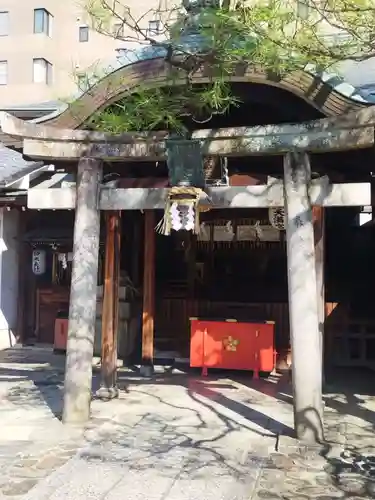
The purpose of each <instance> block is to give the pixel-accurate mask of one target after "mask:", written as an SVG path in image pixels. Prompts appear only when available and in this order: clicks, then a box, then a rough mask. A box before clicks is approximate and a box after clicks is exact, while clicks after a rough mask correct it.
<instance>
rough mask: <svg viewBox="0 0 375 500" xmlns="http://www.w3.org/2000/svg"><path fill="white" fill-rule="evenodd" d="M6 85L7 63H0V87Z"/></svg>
mask: <svg viewBox="0 0 375 500" xmlns="http://www.w3.org/2000/svg"><path fill="white" fill-rule="evenodd" d="M7 83H8V61H0V85H6V84H7Z"/></svg>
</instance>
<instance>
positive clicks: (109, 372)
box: [97, 212, 120, 400]
mask: <svg viewBox="0 0 375 500" xmlns="http://www.w3.org/2000/svg"><path fill="white" fill-rule="evenodd" d="M105 226H106V240H105V262H104V290H103V292H104V293H103V309H102V355H101V374H102V380H101V386H100V389H99V390H98V391H97V396H98V397H99V398H100V399H104V400H108V399H114V398H117V397H118V395H119V391H118V388H117V335H118V300H119V293H118V292H119V289H118V288H119V276H118V274H119V272H120V266H119V257H120V255H119V252H120V248H119V246H120V241H119V231H120V213H119V212H107V213H106V214H105Z"/></svg>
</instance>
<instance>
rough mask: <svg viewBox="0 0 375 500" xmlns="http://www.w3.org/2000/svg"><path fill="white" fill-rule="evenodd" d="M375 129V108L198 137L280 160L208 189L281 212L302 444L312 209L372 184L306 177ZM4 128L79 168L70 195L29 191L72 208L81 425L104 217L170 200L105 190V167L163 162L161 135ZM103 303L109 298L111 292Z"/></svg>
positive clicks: (310, 378) (311, 435)
mask: <svg viewBox="0 0 375 500" xmlns="http://www.w3.org/2000/svg"><path fill="white" fill-rule="evenodd" d="M374 122H375V107H369V108H365V109H363V110H361V111H359V112H355V113H352V114H348V115H346V116H343V117H338V118H336V119H332V118H327V119H322V120H317V121H313V122H308V123H301V124H285V125H272V126H271V125H270V126H266V127H252V128H235V129H220V130H204V131H202V130H201V131H198V132H196V133H195V134H194V137H195V138H198V139H200V140H201V143H202V149H203V152H204V153H205V154H215V155H225V156H231V155H232V156H248V155H254V154H255V155H260V154H262V155H265V154H276V153H277V154H283V155H284V179H283V181H279V180H277V179H272V181H271V182H270V183H269V184H267V185H263V186H262V185H261V186H247V187H227V186H225V187H211V188H208V189H207V193H208V195H209V196H210V198H211V200H212V203H213V205H214V206H215V207H247V208H251V207H278V206H285V209H286V236H287V259H288V286H289V311H290V331H291V332H290V333H291V345H292V351H293V390H294V415H295V430H296V434H297V436H298V437H299V438H301V439H304V440H307V441H310V442H315V441H321V440H322V439H323V407H322V333H323V332H322V330H323V324H324V283H323V259H322V256H321V254H320V256H319V257H317V254H316V246H315V244H314V227H313V207H314V206H315V207H332V206H362V205H370V204H371V189H370V184H369V183H348V184H331V183H330V182H329V179H327V178H320V179H317V180H313V179H311V168H310V161H309V153H311V152H315V151H319V152H329V151H335V150H345V149H354V148H359V147H370V146H373V144H374V128H373V127H374ZM0 123H1V127H2V130H3V133H5V134H8V135H9V136H13V137H18V138H22V140H23V151H24V154H25V155H27V156H30V157H33V158H35V159H43V160H48V161H49V162H50V161H51V160H53V159H69V160H70V161H72V160H74V161H77V162H78V175H77V183H76V187H75V188H65V189H64V188H62V189H48V190H42V189H41V190H38V189H33V190H30V191H29V193H28V207H29V208H35V209H36V208H37V209H67V208H69V209H72V208H75V209H76V217H75V227H74V249H73V275H72V283H71V294H70V310H69V338H68V348H67V365H66V378H65V400H64V421H65V422H67V423H82V422H84V421H86V420H87V419H88V418H89V408H90V400H91V377H92V373H91V370H92V356H93V342H94V335H95V313H96V280H97V272H98V249H99V230H100V227H99V226H100V210H109V211H111V213H114V212H113V211H118V210H129V209H133V210H134V209H137V210H139V209H141V210H146V211H151V210H153V209H155V208H163V206H164V201H165V198H166V195H167V189H155V188H153V189H141V188H139V189H116V188H104V187H102V185H101V175H102V173H101V172H102V161H103V160H110V161H119V160H121V161H127V160H131V159H134V158H137V159H150V158H153V159H156V158H157V159H162V158H164V157H165V142H164V141H165V138H166V134H165V133H156V134H146V133H144V134H126V135H123V136H119V137H114V136H108V135H106V134H102V133H98V132H86V131H82V130H69V129H58V128H54V127H51V126H48V125H43V124H32V123H26V122H23V121H21V120H18V119H16V118H14V117H12V116H10V115H8V114H4V113H3V114H2V115H1V116H0ZM148 220H151V219H150V218H149V219H148ZM320 222H321V221H320ZM320 229H321V228H320ZM106 300H107V301H108V300H113V299H110V298H109V297H108V295H107V296H105V297H104V302H106ZM145 300H146V298H145ZM104 307H105V306H104ZM112 332H113V334H115V333H114V329H113V328H112ZM112 355H113V353H112ZM149 356H152V352H151V353H149ZM112 361H113V360H112ZM109 364H111V361H110V362H109ZM109 385H110V384H109ZM113 388H115V381H114V382H113ZM107 389H111V387H107Z"/></svg>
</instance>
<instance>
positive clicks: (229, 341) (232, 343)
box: [223, 335, 240, 352]
mask: <svg viewBox="0 0 375 500" xmlns="http://www.w3.org/2000/svg"><path fill="white" fill-rule="evenodd" d="M239 343H240V341H239V340H237V339H234V338H233V337H232V336H231V335H229V337H227V338H226V339H224V340H223V345H224V349H225V350H226V351H231V352H236V351H237V346H238V345H239Z"/></svg>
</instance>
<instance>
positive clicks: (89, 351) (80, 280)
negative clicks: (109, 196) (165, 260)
mask: <svg viewBox="0 0 375 500" xmlns="http://www.w3.org/2000/svg"><path fill="white" fill-rule="evenodd" d="M101 177H102V164H101V161H100V160H97V159H93V158H82V159H81V160H80V161H79V163H78V172H77V184H76V191H77V198H76V212H75V223H74V241H73V268H72V282H71V287H70V303H69V327H68V343H67V351H66V368H65V384H64V410H63V422H64V423H68V424H84V423H85V422H87V421H88V419H89V417H90V405H91V384H92V360H93V351H94V340H95V321H96V296H97V280H98V257H99V239H100V210H99V191H100V190H99V185H100V182H101Z"/></svg>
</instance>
